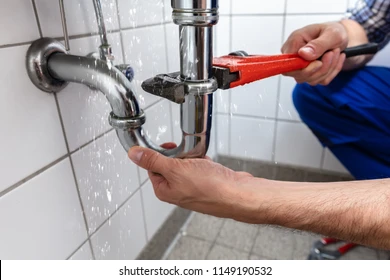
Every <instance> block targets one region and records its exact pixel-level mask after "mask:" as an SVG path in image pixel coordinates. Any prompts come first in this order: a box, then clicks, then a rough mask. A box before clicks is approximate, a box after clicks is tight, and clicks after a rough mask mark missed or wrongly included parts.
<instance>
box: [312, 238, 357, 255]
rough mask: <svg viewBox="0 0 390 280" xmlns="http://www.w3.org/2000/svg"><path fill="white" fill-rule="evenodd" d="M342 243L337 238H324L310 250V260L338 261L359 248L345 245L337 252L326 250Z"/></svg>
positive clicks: (351, 244)
mask: <svg viewBox="0 0 390 280" xmlns="http://www.w3.org/2000/svg"><path fill="white" fill-rule="evenodd" d="M341 242H342V241H341V240H339V239H335V238H329V237H326V238H322V239H321V240H319V241H316V242H315V243H314V244H313V247H312V248H311V250H310V254H309V256H308V258H307V259H308V260H337V259H339V258H340V257H341V256H343V255H345V254H346V253H347V252H348V251H350V250H352V249H353V248H355V247H356V246H357V244H354V243H345V242H343V243H344V244H343V245H341V246H339V247H338V248H337V249H335V250H329V249H326V247H327V246H329V245H331V244H336V243H341Z"/></svg>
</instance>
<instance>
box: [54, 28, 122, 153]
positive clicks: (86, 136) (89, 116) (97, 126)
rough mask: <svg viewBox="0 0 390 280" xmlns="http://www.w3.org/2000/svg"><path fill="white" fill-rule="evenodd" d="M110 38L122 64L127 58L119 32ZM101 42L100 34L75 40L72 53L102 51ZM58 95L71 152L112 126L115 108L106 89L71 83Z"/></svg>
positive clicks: (119, 62) (116, 55)
mask: <svg viewBox="0 0 390 280" xmlns="http://www.w3.org/2000/svg"><path fill="white" fill-rule="evenodd" d="M108 38H109V40H110V42H112V45H113V53H114V55H115V57H116V59H115V62H116V63H117V64H121V63H122V62H123V57H122V48H121V46H120V37H119V33H114V34H110V35H109V36H108ZM99 44H100V40H99V37H98V36H94V37H88V38H81V39H75V40H71V41H70V46H71V53H72V54H74V55H81V56H86V55H88V54H89V53H91V52H96V51H98V46H99ZM57 96H58V102H59V105H60V109H61V115H62V120H63V122H64V127H65V132H66V137H67V139H68V144H69V149H70V150H71V151H74V150H76V149H77V148H79V147H80V146H81V145H84V144H86V143H87V142H88V141H91V140H92V139H94V138H95V137H97V136H99V135H101V134H102V133H104V132H106V131H108V130H109V129H111V126H110V125H109V123H108V116H109V114H110V112H111V107H110V104H109V102H108V101H107V99H106V97H105V96H104V94H103V93H102V92H100V91H96V90H92V89H90V88H89V87H87V86H85V85H82V84H76V83H70V84H69V85H68V86H67V87H66V88H65V89H64V90H62V91H61V92H59V93H58V95H57Z"/></svg>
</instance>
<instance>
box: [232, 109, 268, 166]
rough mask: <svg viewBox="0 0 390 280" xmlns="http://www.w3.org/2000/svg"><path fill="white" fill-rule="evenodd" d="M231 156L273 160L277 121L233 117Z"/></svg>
mask: <svg viewBox="0 0 390 280" xmlns="http://www.w3.org/2000/svg"><path fill="white" fill-rule="evenodd" d="M231 126H232V127H231V130H232V131H231V140H230V141H231V155H232V156H234V157H239V158H248V159H255V160H264V161H271V160H272V149H273V140H274V131H275V121H269V120H261V119H254V118H244V117H237V116H233V117H232V124H231Z"/></svg>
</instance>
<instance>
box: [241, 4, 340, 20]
mask: <svg viewBox="0 0 390 280" xmlns="http://www.w3.org/2000/svg"><path fill="white" fill-rule="evenodd" d="M286 8H287V6H285V8H284V9H285V11H284V12H283V13H268V14H267V13H255V14H234V15H233V17H257V16H262V17H267V16H270V17H271V16H325V15H326V16H327V15H343V12H340V13H336V12H332V13H327V12H324V13H287V11H286Z"/></svg>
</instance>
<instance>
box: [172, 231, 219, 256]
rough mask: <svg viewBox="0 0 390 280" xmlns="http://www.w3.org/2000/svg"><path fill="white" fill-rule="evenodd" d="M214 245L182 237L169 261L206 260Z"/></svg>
mask: <svg viewBox="0 0 390 280" xmlns="http://www.w3.org/2000/svg"><path fill="white" fill-rule="evenodd" d="M211 246H212V244H211V242H208V241H203V240H200V239H196V238H193V237H190V236H182V237H181V238H180V239H179V240H178V241H177V243H176V245H175V247H174V248H173V250H172V252H171V253H170V254H169V255H168V258H167V259H168V260H204V259H205V258H206V256H207V254H208V252H209V251H210V248H211Z"/></svg>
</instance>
